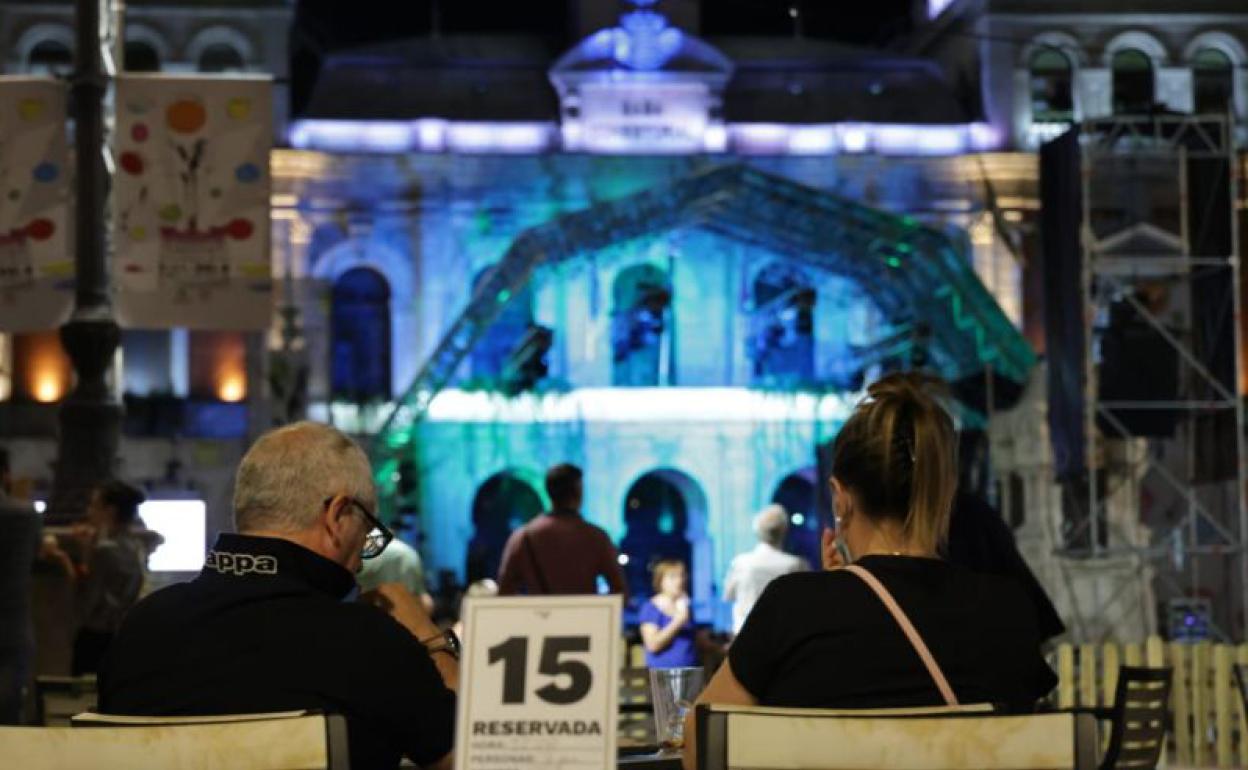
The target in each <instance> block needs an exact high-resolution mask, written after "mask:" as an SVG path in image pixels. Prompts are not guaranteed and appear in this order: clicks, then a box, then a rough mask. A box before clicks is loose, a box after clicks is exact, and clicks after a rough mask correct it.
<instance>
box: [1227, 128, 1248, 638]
mask: <svg viewBox="0 0 1248 770" xmlns="http://www.w3.org/2000/svg"><path fill="white" fill-rule="evenodd" d="M1226 129H1227V132H1228V137H1227V141H1226V145H1225V146H1226V162H1227V164H1229V167H1228V169H1227V182H1228V184H1230V186H1231V190H1230V193H1229V195H1230V206H1231V254H1230V263H1231V280H1232V286H1233V287H1234V288H1233V289H1232V291H1231V298H1232V299H1231V302H1232V307H1233V308H1234V316H1235V330H1234V333H1235V380H1236V381H1235V385H1234V391H1235V396H1236V398H1235V450H1236V451H1237V452H1238V453H1239V463H1238V464H1237V467H1238V469H1239V475H1238V478H1237V479H1236V482H1237V483H1236V485H1235V502H1236V503H1237V504H1238V506H1239V598H1240V602H1241V605H1240V606H1241V610H1242V612H1243V618H1242V619H1241V622H1242V623H1243V626H1242V630H1241V634H1242V635H1241V636H1240V638H1239V640H1240V641H1241V642H1248V499H1246V498H1248V445H1246V442H1245V439H1244V430H1245V424H1244V398H1243V393H1242V391H1243V387H1244V376H1245V372H1244V326H1243V321H1244V307H1243V304H1244V302H1243V288H1244V284H1243V269H1242V266H1241V264H1240V245H1239V211H1237V210H1236V204H1237V203H1238V201H1239V171H1240V169H1239V168H1238V167H1237V163H1236V161H1237V155H1236V152H1235V143H1234V141H1233V140H1232V139H1231V136H1233V131H1234V124H1233V123H1231V122H1230V120H1229V119H1227V122H1226Z"/></svg>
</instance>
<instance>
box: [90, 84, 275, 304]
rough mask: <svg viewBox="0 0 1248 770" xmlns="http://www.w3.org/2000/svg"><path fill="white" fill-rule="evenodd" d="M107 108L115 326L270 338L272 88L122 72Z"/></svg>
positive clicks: (264, 85)
mask: <svg viewBox="0 0 1248 770" xmlns="http://www.w3.org/2000/svg"><path fill="white" fill-rule="evenodd" d="M116 104H117V137H116V159H117V171H116V177H115V179H114V183H113V190H114V199H113V219H114V236H113V242H114V244H115V247H116V258H115V259H114V261H113V264H114V275H115V281H116V286H117V314H118V317H119V319H120V321H121V323H122V325H123V326H127V327H142V328H147V329H152V328H166V327H174V326H182V327H190V328H196V329H267V328H268V327H269V323H270V321H271V315H272V278H271V267H270V264H271V263H270V255H269V235H270V229H269V190H270V177H269V150H270V149H271V148H272V139H273V127H272V114H273V111H272V83H271V81H270V80H269V79H268V78H261V77H233V76H231V77H220V78H218V77H203V76H195V77H180V76H169V75H126V76H123V77H120V78H118V81H117V98H116Z"/></svg>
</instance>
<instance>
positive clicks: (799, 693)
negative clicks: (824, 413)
mask: <svg viewBox="0 0 1248 770" xmlns="http://www.w3.org/2000/svg"><path fill="white" fill-rule="evenodd" d="M929 388H930V383H929V381H927V380H925V379H923V378H920V377H919V376H916V375H901V374H896V375H890V376H888V377H885V378H884V379H882V380H880V381H878V382H876V383H875V384H873V385H872V386H871V387H870V388H869V389H868V390H867V398H866V399H865V400H864V401H863V402H862V403H860V404H859V405H858V406H857V408H856V409H855V410H854V413H853V415H852V416H851V417H850V418H849V420H848V421H847V422H846V423H845V426H844V427H843V428H842V429H841V432H840V434H839V435H838V436H837V438H836V442H835V444H834V448H833V459H832V487H833V490H834V492H835V500H834V503H835V508H836V515H837V519H838V527H837V531H836V533H835V535H834V534H833V533H832V532H831V530H828V529H825V530H824V533H823V543H822V553H823V561H824V567H825V570H824V571H821V572H805V573H798V574H792V575H785V576H783V577H780V578H778V579H776V580H775V581H773V582H772V583H771V585H769V586H768V587H767V589H766V590H765V591H764V592H763V595H762V596H761V597H759V600H758V603H757V604H756V605H755V606H754V610H753V611H752V612H751V613H750V615H749V617H748V618H747V619H746V621H745V625H744V626H743V627H742V629H741V633H740V634H738V635H737V638H736V641H735V642H734V643H733V645H732V647H731V648H730V649H729V651H728V660H727V662H726V663H725V664H724V665H723V666H721V667H720V669H719V671H718V672H717V673H716V674H715V676H714V677H713V678H712V679H711V682H710V683H709V684H708V685H707V687H706V690H705V691H704V692H703V693H702V695H701V696H700V697H699V699H698V702H699V703H722V704H736V705H756V704H762V705H766V706H788V707H798V708H889V707H896V708H905V707H914V706H936V705H952V704H956V703H962V704H966V703H993V704H998V705H1000V706H1003V707H1005V708H1006V709H1008V710H1012V711H1020V712H1021V711H1029V710H1032V709H1033V708H1034V707H1035V703H1036V701H1037V700H1039V699H1040V698H1041V697H1043V696H1044V695H1045V694H1047V693H1048V692H1049V691H1050V690H1052V689H1053V687H1054V686H1055V685H1056V683H1057V677H1056V676H1055V675H1054V674H1053V671H1052V670H1051V669H1050V668H1049V667H1048V665H1047V664H1046V663H1045V661H1044V658H1043V657H1042V656H1041V654H1040V643H1041V639H1040V631H1039V629H1038V627H1037V623H1036V614H1035V612H1034V611H1033V610H1032V607H1031V604H1030V602H1029V601H1028V600H1027V596H1026V594H1025V593H1024V592H1023V589H1022V588H1020V587H1019V586H1018V585H1017V584H1016V583H1015V582H1014V581H1012V580H1008V579H1004V578H1000V577H996V576H991V575H983V574H978V573H975V572H972V571H970V570H968V569H966V568H963V567H959V566H956V565H953V564H950V563H949V562H947V561H944V560H942V559H940V558H939V555H938V554H939V550H940V547H941V545H942V543H943V541H944V540H945V538H946V535H947V532H948V528H949V517H950V509H951V507H952V505H953V498H954V490H955V487H956V486H957V463H956V459H955V455H956V451H955V446H956V445H955V443H954V431H953V421H952V420H951V419H950V418H949V415H948V414H947V413H946V412H945V411H944V410H943V409H942V408H941V407H940V405H939V404H938V403H937V402H936V401H935V400H934V399H933V398H932V396H931V395H930V393H929V392H928V389H929ZM838 552H839V553H842V554H845V555H846V557H847V560H848V561H849V563H850V566H849V567H847V568H835V567H836V566H837V564H838V561H839V560H840V557H838ZM903 621H904V622H903ZM907 623H908V624H910V625H912V626H913V628H914V633H913V634H911V633H909V632H907V631H904V630H903V628H904V626H905V625H906V624H907ZM925 653H926V656H925ZM929 661H930V663H929ZM692 714H693V710H690V718H689V719H687V720H686V726H685V735H687V736H693V735H694V729H695V728H694V724H693V719H692ZM696 751H697V741H696V736H695V740H693V741H689V742H687V744H686V748H685V755H684V765H685V767H686V768H690V769H691V768H693V767H695V766H696Z"/></svg>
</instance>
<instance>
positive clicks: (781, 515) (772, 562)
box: [724, 503, 810, 634]
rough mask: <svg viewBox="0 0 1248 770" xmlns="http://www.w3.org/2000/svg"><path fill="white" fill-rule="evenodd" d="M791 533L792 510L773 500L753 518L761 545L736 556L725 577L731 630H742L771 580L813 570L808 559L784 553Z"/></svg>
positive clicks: (734, 631) (755, 532) (725, 597)
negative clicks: (790, 515)
mask: <svg viewBox="0 0 1248 770" xmlns="http://www.w3.org/2000/svg"><path fill="white" fill-rule="evenodd" d="M788 534H789V512H788V511H786V510H785V509H784V506H783V505H779V504H775V503H773V504H772V505H769V506H767V507H766V508H764V509H763V510H761V511H759V513H758V515H757V516H755V517H754V535H755V536H756V537H757V538H758V544H757V545H755V546H754V548H753V549H752V550H749V551H746V552H745V553H742V554H738V555H737V556H736V557H735V558H733V560H732V564H731V565H730V566H729V567H728V576H727V577H726V578H724V600H725V601H730V602H732V633H734V634H736V633H738V632H740V631H741V626H742V625H743V624H744V623H745V618H746V616H747V615H749V614H750V610H751V609H752V608H753V607H754V603H755V602H757V601H758V597H759V596H761V595H762V593H763V589H764V588H766V587H767V585H768V584H769V583H771V581H773V580H775V579H776V578H778V577H780V576H781V575H787V574H789V573H790V572H803V571H805V570H808V569H810V566H809V565H808V564H807V563H806V560H805V559H803V558H801V557H800V556H794V555H792V554H788V553H785V552H784V550H783V546H784V538H785V537H786V536H787V535H788Z"/></svg>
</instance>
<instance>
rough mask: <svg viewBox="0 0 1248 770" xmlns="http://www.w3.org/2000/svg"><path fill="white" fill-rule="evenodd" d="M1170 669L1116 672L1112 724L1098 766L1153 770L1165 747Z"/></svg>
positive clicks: (1121, 670)
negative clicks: (1103, 755) (1107, 741)
mask: <svg viewBox="0 0 1248 770" xmlns="http://www.w3.org/2000/svg"><path fill="white" fill-rule="evenodd" d="M1172 673H1173V672H1172V670H1171V669H1169V668H1139V667H1134V666H1123V667H1122V668H1120V669H1118V689H1117V690H1116V691H1115V692H1114V705H1113V723H1112V725H1111V726H1110V731H1109V746H1108V747H1107V748H1106V749H1105V757H1104V759H1102V761H1101V767H1102V768H1105V769H1107V770H1108V768H1131V770H1152V768H1155V767H1157V762H1158V760H1160V759H1161V752H1162V750H1163V749H1165V746H1166V709H1167V707H1168V705H1169V703H1170V681H1171V675H1172Z"/></svg>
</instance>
